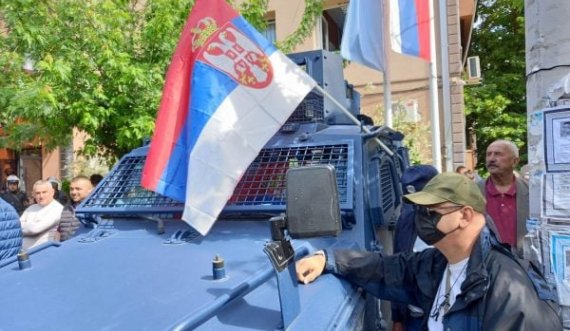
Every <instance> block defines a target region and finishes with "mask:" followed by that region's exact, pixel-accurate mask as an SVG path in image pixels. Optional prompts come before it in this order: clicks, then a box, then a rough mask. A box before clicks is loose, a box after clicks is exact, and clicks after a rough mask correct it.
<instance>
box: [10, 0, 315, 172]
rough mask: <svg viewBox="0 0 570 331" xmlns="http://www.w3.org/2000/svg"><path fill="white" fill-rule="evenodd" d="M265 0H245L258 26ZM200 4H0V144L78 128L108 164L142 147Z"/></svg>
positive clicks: (52, 143)
mask: <svg viewBox="0 0 570 331" xmlns="http://www.w3.org/2000/svg"><path fill="white" fill-rule="evenodd" d="M322 1H323V0H307V1H306V6H305V7H306V11H305V14H304V16H303V22H302V24H301V25H300V27H299V28H298V29H297V31H295V33H293V34H292V35H291V36H289V37H288V38H287V39H286V40H284V41H283V47H284V48H286V49H285V50H286V51H287V50H290V47H292V45H295V44H296V43H298V42H300V41H302V40H303V39H304V38H305V37H306V36H307V35H308V34H309V33H310V32H311V30H310V27H312V26H314V22H315V19H316V18H317V17H319V15H320V13H321V12H322ZM229 2H230V3H231V1H229ZM267 2H268V0H250V1H247V2H243V3H242V4H241V7H240V8H241V10H242V14H243V15H244V17H246V19H248V20H250V22H253V24H254V26H256V27H257V28H263V25H264V24H265V20H264V15H265V12H266V11H267ZM193 3H194V1H193V0H147V1H142V0H139V1H137V0H84V1H76V0H44V1H32V0H3V1H2V2H0V22H3V24H4V25H3V26H2V25H0V29H1V30H0V49H1V50H2V52H0V70H1V72H2V74H1V75H0V123H2V125H3V127H4V130H5V132H7V133H8V134H7V135H6V136H3V137H0V147H10V148H14V149H19V148H21V146H22V142H24V141H34V142H40V143H42V145H44V146H46V147H48V148H54V147H57V146H66V145H67V144H68V142H69V139H70V137H71V134H72V129H73V128H77V129H79V130H81V131H83V132H86V133H87V134H88V135H89V138H88V139H87V141H86V142H85V148H84V151H83V152H84V153H85V154H86V155H96V154H103V155H104V156H106V157H107V158H108V159H109V161H111V162H112V161H114V159H115V158H116V157H119V156H121V155H122V154H124V153H126V152H128V151H130V150H131V149H133V148H135V147H138V146H140V145H141V143H142V141H143V139H144V138H147V137H150V136H151V135H152V131H153V129H154V119H155V115H156V111H157V109H158V104H159V102H160V96H161V92H162V86H163V83H164V74H165V71H166V69H167V67H168V63H169V61H170V57H171V55H172V52H173V50H174V48H175V47H176V43H177V41H178V37H179V35H180V31H181V29H182V27H183V24H184V22H185V20H186V18H187V16H188V12H189V9H190V8H191V6H192V5H193ZM2 30H3V31H2ZM26 67H27V68H28V69H30V68H33V70H31V71H30V70H23V68H26Z"/></svg>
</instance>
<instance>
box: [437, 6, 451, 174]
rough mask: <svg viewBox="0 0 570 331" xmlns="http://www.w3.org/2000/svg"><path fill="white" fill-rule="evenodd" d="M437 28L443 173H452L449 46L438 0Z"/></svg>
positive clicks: (445, 14) (445, 16)
mask: <svg viewBox="0 0 570 331" xmlns="http://www.w3.org/2000/svg"><path fill="white" fill-rule="evenodd" d="M439 27H440V28H439V30H440V44H441V83H442V86H441V88H442V90H443V130H444V138H445V171H453V143H452V137H451V130H452V128H451V125H452V121H451V91H450V84H449V45H448V41H447V33H448V32H447V1H446V0H439Z"/></svg>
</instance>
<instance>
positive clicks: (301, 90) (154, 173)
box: [141, 0, 315, 235]
mask: <svg viewBox="0 0 570 331" xmlns="http://www.w3.org/2000/svg"><path fill="white" fill-rule="evenodd" d="M314 86H315V83H314V81H313V80H312V79H311V78H310V77H309V76H308V75H307V74H306V73H305V72H304V71H303V70H301V69H300V68H299V67H298V66H297V65H295V64H294V63H293V62H291V61H290V60H289V59H288V58H287V57H286V56H285V55H283V54H282V53H281V52H279V51H278V50H277V49H276V48H275V47H274V46H273V45H272V44H271V43H269V42H268V41H267V40H265V39H264V38H263V37H262V36H261V35H260V34H259V33H258V32H257V31H256V30H255V29H254V28H253V27H251V26H250V25H249V24H248V23H247V22H246V21H245V20H244V18H243V17H241V16H240V15H239V14H238V13H237V12H236V11H235V10H234V9H233V8H232V7H230V6H229V5H228V4H226V2H225V1H224V0H197V1H196V2H195V4H194V7H193V8H192V11H191V12H190V15H189V17H188V20H187V22H186V25H185V26H184V30H183V31H182V35H181V37H180V41H179V43H178V46H177V48H176V51H175V53H174V55H173V56H172V60H171V63H170V66H169V68H168V72H167V74H166V82H165V86H164V90H163V94H162V100H161V102H160V109H159V112H158V116H157V120H156V126H155V132H154V135H153V138H152V140H151V144H150V149H149V152H148V155H147V159H146V162H145V166H144V169H143V174H142V179H141V184H142V186H143V187H145V188H147V189H149V190H152V191H155V192H157V193H160V194H162V195H165V196H167V197H170V198H173V199H175V200H179V201H184V202H185V206H184V213H183V215H182V219H183V220H185V221H186V222H187V223H188V224H190V225H191V226H192V227H193V228H195V229H196V230H197V231H198V232H200V233H201V234H202V235H206V234H207V233H208V231H209V230H210V228H211V227H212V225H213V224H214V222H215V220H216V219H217V217H218V215H219V213H220V212H221V210H222V209H223V207H224V206H225V204H226V202H227V201H228V199H229V198H230V196H231V195H232V192H233V190H234V189H235V187H236V185H237V183H238V182H239V180H240V178H241V176H242V175H243V173H244V172H245V170H246V169H247V167H248V166H249V164H250V163H251V162H252V161H253V160H254V159H255V157H256V156H257V154H258V153H259V151H260V150H261V148H262V147H263V146H264V145H265V143H267V141H268V140H269V139H270V138H271V137H272V136H273V135H274V134H275V132H277V130H279V128H280V127H281V126H282V125H283V123H284V122H285V121H286V120H287V118H288V117H289V116H290V115H291V113H292V112H293V111H294V110H295V108H296V107H297V106H298V105H299V103H300V102H301V101H302V100H303V98H304V97H305V96H306V95H307V94H308V93H309V92H310V91H311V89H312V88H313V87H314Z"/></svg>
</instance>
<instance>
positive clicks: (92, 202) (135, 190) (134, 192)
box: [82, 156, 184, 211]
mask: <svg viewBox="0 0 570 331" xmlns="http://www.w3.org/2000/svg"><path fill="white" fill-rule="evenodd" d="M145 159H146V157H145V156H133V157H130V156H127V157H125V158H123V159H122V160H121V162H120V163H119V164H118V165H117V166H116V167H115V169H114V170H113V171H112V172H111V173H110V174H109V175H108V176H107V177H105V179H104V182H103V183H101V185H100V186H99V187H97V190H96V191H95V192H94V193H93V194H92V195H91V196H90V197H89V198H88V199H87V200H86V201H85V202H84V203H83V204H82V207H83V208H91V207H96V208H103V209H108V208H112V209H116V210H121V209H123V210H125V211H127V207H128V211H132V210H133V209H139V208H141V209H144V210H145V211H149V210H148V209H147V208H150V207H176V208H175V209H180V210H182V208H183V206H184V205H183V204H182V203H181V202H178V201H175V200H172V199H170V198H167V197H165V196H162V195H160V194H157V193H155V192H152V191H148V190H145V189H144V188H142V187H141V186H140V179H141V175H142V168H143V165H144V161H145Z"/></svg>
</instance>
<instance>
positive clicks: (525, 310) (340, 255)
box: [296, 173, 562, 331]
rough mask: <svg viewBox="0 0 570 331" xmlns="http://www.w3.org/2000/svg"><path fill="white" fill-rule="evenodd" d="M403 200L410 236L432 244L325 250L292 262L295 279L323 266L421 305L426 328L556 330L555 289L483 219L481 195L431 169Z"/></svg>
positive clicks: (307, 278) (466, 182)
mask: <svg viewBox="0 0 570 331" xmlns="http://www.w3.org/2000/svg"><path fill="white" fill-rule="evenodd" d="M405 199H406V200H407V201H409V202H411V203H413V204H415V205H416V206H417V208H418V213H417V216H416V219H415V225H416V230H417V232H418V236H419V237H420V238H421V239H422V240H423V241H425V242H426V243H427V244H429V245H433V246H434V248H428V249H426V250H424V251H422V252H418V253H408V254H397V255H393V256H383V255H382V254H381V253H379V252H369V251H356V250H327V251H326V252H322V253H321V252H317V253H316V254H314V255H312V256H310V257H307V258H304V259H302V260H300V261H298V262H297V265H296V268H297V277H298V279H299V281H300V282H302V283H305V284H307V283H310V282H312V281H314V280H315V279H316V278H317V277H318V276H320V275H321V273H322V272H323V271H327V272H331V273H334V274H336V275H339V276H342V277H343V278H345V279H347V280H349V281H350V282H351V283H353V284H355V285H357V286H360V287H362V288H363V289H364V290H366V291H368V292H370V293H371V294H373V295H375V296H376V297H378V298H380V299H386V300H391V301H398V302H400V303H407V304H412V305H414V306H417V307H419V308H421V309H422V310H423V312H424V313H423V316H422V328H423V329H428V330H458V331H459V330H562V323H561V320H560V317H559V315H558V312H559V307H558V304H557V303H556V294H555V292H553V291H552V290H550V287H549V286H548V284H547V283H546V281H545V279H544V277H542V275H540V273H539V272H538V271H537V269H535V268H533V267H532V266H529V265H526V264H525V263H524V262H522V260H518V259H517V258H516V257H515V256H514V255H513V254H512V253H511V251H510V250H509V249H508V248H506V247H504V246H503V245H501V244H500V243H499V242H498V241H497V240H496V238H495V237H494V235H493V234H492V233H491V232H490V231H489V230H488V228H487V227H486V226H485V215H484V213H485V199H484V198H483V196H482V194H481V192H480V191H479V189H478V187H477V184H476V183H474V182H473V181H471V180H470V179H469V178H467V177H466V176H463V175H460V174H457V173H444V174H440V175H437V176H436V177H434V178H433V179H432V180H431V181H429V182H428V183H427V185H426V186H425V187H424V189H423V190H422V191H420V192H416V193H412V194H408V195H406V196H405Z"/></svg>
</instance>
